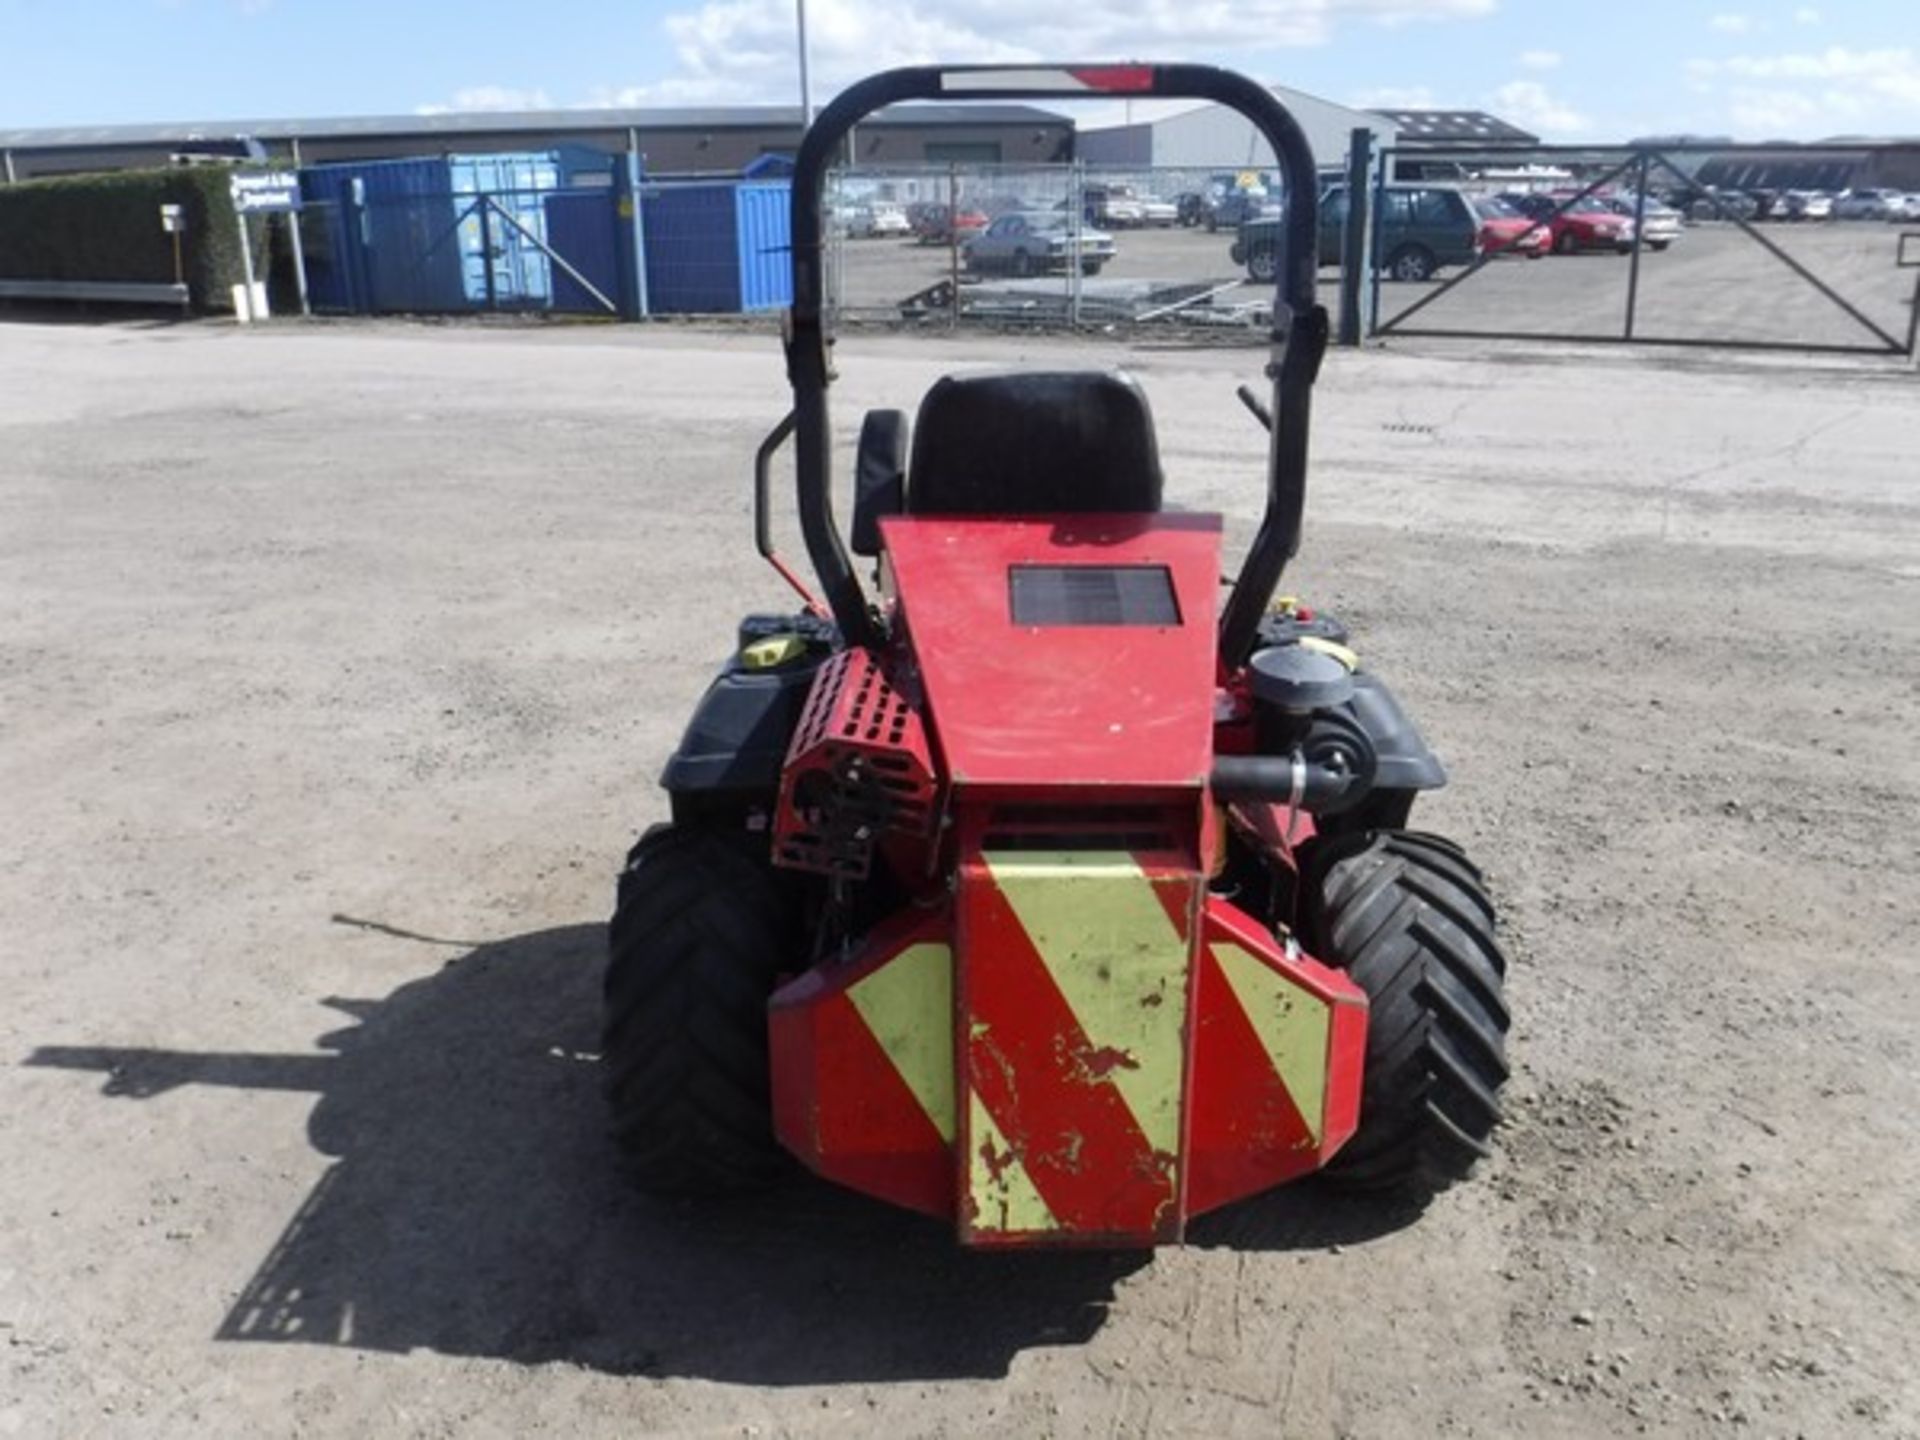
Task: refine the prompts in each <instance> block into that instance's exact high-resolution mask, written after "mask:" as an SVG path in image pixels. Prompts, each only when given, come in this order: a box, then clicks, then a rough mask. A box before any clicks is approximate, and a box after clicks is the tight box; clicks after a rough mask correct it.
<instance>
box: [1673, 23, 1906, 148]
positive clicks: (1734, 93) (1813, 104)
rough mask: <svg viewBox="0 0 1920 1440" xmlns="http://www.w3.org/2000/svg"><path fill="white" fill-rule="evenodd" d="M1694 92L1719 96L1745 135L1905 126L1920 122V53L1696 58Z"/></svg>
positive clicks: (1691, 65) (1837, 49)
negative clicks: (1757, 132)
mask: <svg viewBox="0 0 1920 1440" xmlns="http://www.w3.org/2000/svg"><path fill="white" fill-rule="evenodd" d="M1687 71H1688V74H1689V76H1690V84H1691V86H1692V88H1694V89H1695V90H1696V91H1698V92H1699V93H1702V94H1706V95H1717V96H1721V97H1722V98H1724V100H1725V102H1726V106H1727V113H1728V115H1729V116H1731V117H1732V119H1733V121H1734V123H1735V124H1737V125H1739V126H1740V127H1741V128H1743V129H1747V130H1758V131H1764V132H1766V133H1767V134H1769V135H1774V136H1784V135H1788V134H1791V133H1795V132H1798V133H1802V134H1807V133H1818V132H1820V131H1823V130H1824V131H1829V132H1830V131H1832V130H1833V129H1835V128H1846V129H1861V130H1870V129H1875V128H1890V129H1891V128H1906V127H1910V126H1911V125H1912V124H1913V123H1914V121H1915V119H1916V118H1920V51H1916V50H1913V49H1911V48H1909V47H1904V46H1902V47H1899V48H1892V49H1883V50H1852V49H1848V48H1847V47H1846V46H1843V45H1834V46H1829V47H1828V48H1827V49H1825V50H1818V51H1801V52H1793V53H1787V54H1780V55H1735V56H1733V57H1731V58H1730V59H1725V60H1693V61H1690V62H1688V65H1687Z"/></svg>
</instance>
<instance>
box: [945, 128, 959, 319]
mask: <svg viewBox="0 0 1920 1440" xmlns="http://www.w3.org/2000/svg"><path fill="white" fill-rule="evenodd" d="M947 282H948V283H949V284H950V285H952V287H953V296H952V299H951V301H950V302H949V303H948V307H947V329H949V330H958V329H959V328H960V167H959V166H958V165H955V164H953V163H952V162H951V161H949V162H948V164H947Z"/></svg>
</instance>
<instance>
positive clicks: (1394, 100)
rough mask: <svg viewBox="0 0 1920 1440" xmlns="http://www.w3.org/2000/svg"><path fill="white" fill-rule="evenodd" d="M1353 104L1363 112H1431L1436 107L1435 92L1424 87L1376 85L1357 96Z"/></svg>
mask: <svg viewBox="0 0 1920 1440" xmlns="http://www.w3.org/2000/svg"><path fill="white" fill-rule="evenodd" d="M1353 103H1354V105H1356V106H1357V107H1358V108H1360V109H1362V110H1431V109H1433V108H1434V106H1435V101H1434V98H1433V91H1431V90H1429V89H1428V88H1427V87H1426V86H1424V85H1376V86H1375V87H1374V88H1373V89H1371V90H1362V91H1360V92H1359V93H1358V94H1356V95H1355V96H1354V97H1353Z"/></svg>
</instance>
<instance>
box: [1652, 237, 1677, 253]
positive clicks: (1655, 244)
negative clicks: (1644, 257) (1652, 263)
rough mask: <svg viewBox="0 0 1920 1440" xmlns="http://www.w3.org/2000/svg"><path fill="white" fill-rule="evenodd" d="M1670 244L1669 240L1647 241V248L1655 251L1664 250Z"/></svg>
mask: <svg viewBox="0 0 1920 1440" xmlns="http://www.w3.org/2000/svg"><path fill="white" fill-rule="evenodd" d="M1672 243H1673V242H1672V241H1671V240H1649V241H1647V248H1648V249H1650V250H1655V251H1658V250H1664V249H1666V248H1667V246H1669V245H1671V244H1672Z"/></svg>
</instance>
